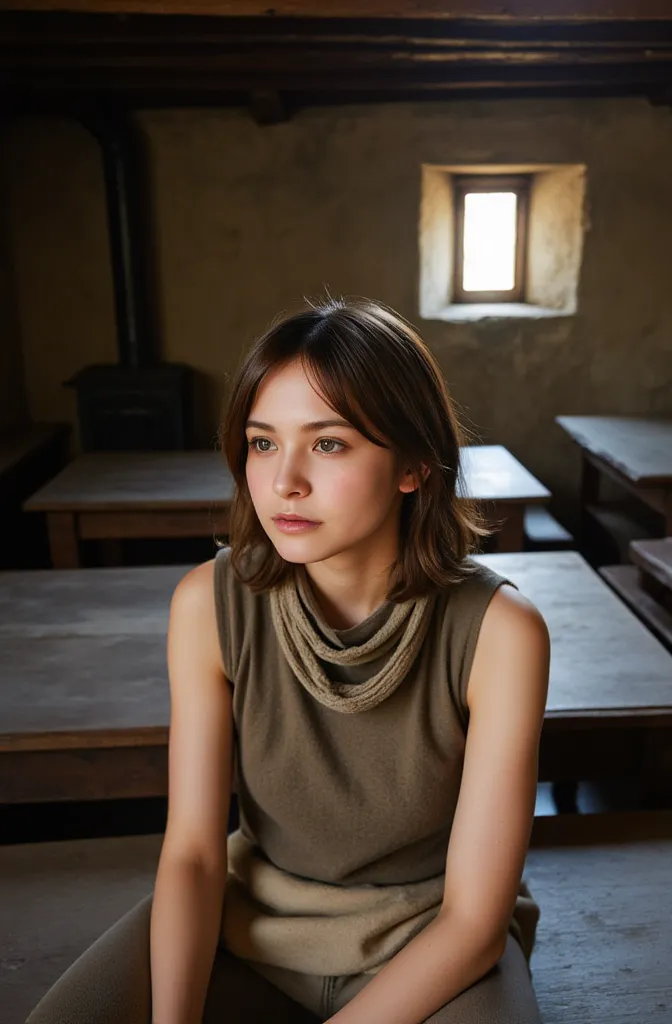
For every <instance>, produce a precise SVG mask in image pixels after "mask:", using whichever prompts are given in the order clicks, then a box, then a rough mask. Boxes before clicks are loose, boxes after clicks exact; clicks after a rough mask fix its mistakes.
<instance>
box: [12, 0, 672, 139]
mask: <svg viewBox="0 0 672 1024" xmlns="http://www.w3.org/2000/svg"><path fill="white" fill-rule="evenodd" d="M72 2H75V0H72ZM1 4H2V0H0V5H1ZM669 13H670V17H669V19H668V20H667V21H650V20H649V21H639V22H634V21H633V22H629V21H623V20H621V21H615V22H604V23H600V24H597V23H594V22H591V23H578V22H576V23H570V22H568V23H565V24H562V25H560V24H551V23H549V22H535V23H525V24H522V23H518V22H516V23H513V22H510V23H509V22H506V23H505V22H503V21H502V22H499V23H496V22H493V21H489V22H485V21H478V20H477V19H471V20H466V21H446V20H437V19H434V20H432V19H426V20H424V21H423V20H418V19H415V20H410V21H402V20H394V19H387V20H382V21H377V20H375V19H371V18H367V19H363V18H359V19H340V20H335V19H319V18H312V19H292V18H288V17H283V18H253V17H247V18H244V17H238V18H216V17H209V18H205V17H203V18H189V17H184V16H179V17H178V16H175V17H163V18H156V17H149V16H147V15H142V14H138V15H129V16H125V17H120V16H118V15H103V14H101V15H92V14H59V13H56V12H53V11H51V12H41V13H39V12H32V13H31V12H25V11H24V12H21V13H19V12H9V11H2V10H0V101H1V102H2V103H3V104H7V103H8V102H9V103H10V104H11V105H13V106H16V105H17V104H19V103H21V102H22V101H25V100H29V101H35V102H38V101H39V99H40V98H42V99H43V100H44V102H45V103H51V102H53V101H57V100H68V101H69V100H70V99H73V100H74V99H77V98H78V97H80V98H82V99H83V100H87V101H88V100H91V99H94V100H95V99H100V98H103V99H105V98H114V99H122V100H124V101H125V102H128V103H129V104H137V103H140V104H145V105H152V106H157V105H169V104H171V103H178V104H179V103H180V102H187V103H196V102H199V101H202V102H205V103H208V104H223V103H239V104H242V105H248V106H249V107H250V109H251V110H252V112H253V116H255V117H256V118H257V119H258V120H259V122H260V123H266V124H268V123H274V122H277V121H278V120H282V119H283V117H285V116H286V111H287V109H289V108H292V109H294V108H295V107H296V105H297V103H298V104H299V105H303V104H304V103H309V102H311V98H312V99H313V100H314V101H315V102H320V103H321V102H331V101H333V100H334V99H335V98H337V97H338V96H340V97H342V98H343V99H344V100H346V99H352V98H353V97H354V96H355V95H356V96H357V97H360V98H362V99H367V98H368V99H381V98H385V97H386V96H387V97H389V98H390V99H398V98H402V97H403V98H411V97H413V98H415V97H420V98H422V96H427V97H428V98H438V97H439V96H444V95H486V94H487V93H489V92H492V91H496V90H497V89H500V90H502V91H503V92H504V91H506V92H507V93H508V94H511V92H512V91H513V92H516V91H517V92H521V93H523V94H525V93H530V94H532V93H534V92H535V90H536V91H538V92H539V94H544V95H545V94H547V93H548V94H551V93H553V94H558V93H560V94H562V93H563V91H564V93H565V94H567V95H577V94H581V90H582V89H583V90H584V93H585V94H586V95H594V94H596V93H599V94H605V95H644V96H648V97H650V98H658V97H661V96H667V95H668V93H669V89H670V88H671V87H672V0H670V12H669ZM577 90H578V93H577ZM280 96H282V102H281V101H280V99H279V97H280Z"/></svg>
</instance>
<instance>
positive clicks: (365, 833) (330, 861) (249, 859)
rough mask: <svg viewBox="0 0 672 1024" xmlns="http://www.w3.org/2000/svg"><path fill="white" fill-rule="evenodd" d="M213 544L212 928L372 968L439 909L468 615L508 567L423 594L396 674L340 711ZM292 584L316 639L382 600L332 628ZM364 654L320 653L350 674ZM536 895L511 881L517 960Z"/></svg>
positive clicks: (290, 963)
mask: <svg viewBox="0 0 672 1024" xmlns="http://www.w3.org/2000/svg"><path fill="white" fill-rule="evenodd" d="M229 556H230V549H229V548H221V549H220V550H219V551H218V553H217V556H216V559H215V604H216V612H217V624H218V630H219V640H220V645H221V650H222V658H223V663H224V667H225V670H226V674H227V678H228V679H229V682H230V683H231V685H232V690H233V718H234V735H235V741H236V743H235V761H234V779H235V782H236V787H237V792H238V807H239V816H240V824H239V828H238V829H237V830H236V831H235V832H233V833H232V834H231V835H229V837H228V876H227V882H226V889H225V896H224V909H223V914H222V926H221V941H222V943H223V944H224V946H225V947H226V948H227V949H229V950H230V951H231V952H232V953H234V954H236V955H237V956H239V957H242V958H245V959H249V960H254V961H257V962H260V963H266V964H274V965H276V966H279V967H285V968H288V969H290V970H296V971H301V972H304V973H308V974H323V975H342V974H357V973H370V974H375V973H376V972H377V971H379V970H380V969H381V968H382V967H383V966H384V965H385V964H386V963H387V962H388V960H390V959H391V957H393V956H394V955H395V953H397V952H398V951H399V950H400V949H401V948H402V947H403V946H404V945H406V944H407V943H408V942H409V941H410V939H412V938H413V937H414V936H415V935H416V934H417V933H418V932H420V931H421V930H422V929H423V928H424V927H425V926H426V925H427V924H429V922H430V921H431V920H432V919H433V918H434V917H435V916H436V915H437V914H438V912H439V910H440V907H441V902H442V898H443V885H444V873H445V862H446V854H447V849H448V840H449V838H450V831H451V825H452V821H453V816H454V813H455V808H456V805H457V798H458V794H459V788H460V779H461V774H462V764H463V759H464V752H465V742H466V730H467V726H468V719H469V709H468V707H467V704H466V696H465V695H466V688H467V683H468V679H469V672H470V668H471V663H472V660H473V656H474V651H475V647H476V641H477V638H478V632H479V628H480V624H481V621H482V619H483V616H484V614H485V610H486V608H487V606H488V603H489V601H490V599H491V597H492V595H493V594H494V593H495V591H496V590H497V588H498V587H499V586H500V585H501V584H502V583H508V582H510V581H509V580H507V579H505V578H504V577H502V576H499V575H498V574H497V573H495V572H493V571H492V570H491V569H489V568H488V567H486V566H484V565H482V564H480V563H475V564H476V571H475V573H474V575H472V576H471V577H469V578H468V579H467V580H465V581H464V582H462V583H459V584H456V585H455V586H453V587H450V588H446V589H445V590H442V591H440V592H439V593H438V595H437V599H436V601H435V603H434V607H433V612H432V620H431V622H430V626H429V631H428V633H427V636H426V638H425V640H424V643H423V645H422V647H421V649H420V653H419V654H418V656H417V657H416V659H415V662H414V663H413V664H412V666H411V668H410V670H409V671H408V673H407V675H406V676H405V678H404V679H403V681H402V682H401V684H400V685H399V686H398V687H397V689H396V690H394V692H393V693H391V694H390V695H389V696H388V697H387V698H385V700H383V701H382V702H381V703H380V704H378V705H377V706H375V707H373V708H370V709H368V710H366V711H363V712H361V713H358V714H343V713H341V712H339V711H336V710H333V709H331V708H329V707H326V706H324V705H323V704H321V703H320V702H318V701H317V700H315V698H314V697H312V696H311V694H310V693H309V692H308V691H307V690H306V689H305V688H304V686H303V685H302V684H301V683H300V682H299V680H298V679H297V677H296V676H295V675H294V674H293V672H292V670H291V668H290V666H289V664H288V662H287V660H286V658H285V657H284V655H283V652H282V649H281V647H280V644H279V641H278V639H277V636H276V634H275V630H274V627H273V623H272V620H271V610H270V602H269V595H268V593H263V594H253V593H252V592H251V591H250V590H249V588H247V587H246V586H245V585H244V584H243V583H241V582H240V581H239V580H238V579H237V577H236V576H235V574H234V572H233V569H232V566H231V562H230V557H229ZM297 590H298V594H299V597H300V599H301V601H302V603H303V605H304V607H305V609H306V612H307V613H308V614H309V615H310V617H311V618H312V621H313V623H314V625H315V626H316V628H317V629H318V630H319V632H320V633H321V634H322V635H323V637H324V638H325V640H326V641H328V642H329V643H330V644H332V645H334V646H335V647H339V648H344V647H346V646H349V645H351V644H362V643H364V642H365V641H366V640H368V639H369V638H370V637H371V636H373V635H374V634H375V632H376V631H377V630H379V629H380V627H381V625H382V624H383V623H384V622H385V621H386V619H387V617H388V616H389V614H390V611H391V609H392V604H391V602H386V603H385V604H383V605H381V606H380V607H379V608H377V609H376V610H375V611H374V612H373V613H372V614H371V615H370V616H369V617H368V618H367V619H365V620H364V621H363V622H360V623H358V624H357V625H355V626H352V627H351V628H349V629H333V628H331V627H330V626H329V625H328V624H327V623H326V621H325V619H324V616H323V614H322V612H321V610H320V608H319V606H318V605H317V603H316V601H315V598H314V595H313V593H312V590H311V588H310V584H309V582H308V577H307V575H306V574H305V572H304V573H303V575H301V573H299V574H298V575H297ZM389 657H390V652H389V651H387V652H385V653H383V654H382V655H381V656H380V657H378V658H375V659H374V660H372V661H369V662H367V663H366V664H359V665H348V666H345V665H334V664H333V663H329V664H328V665H327V664H326V663H324V662H322V665H323V667H324V669H325V671H326V672H327V674H328V677H329V678H330V679H331V680H332V681H335V682H348V683H359V682H363V681H365V680H366V679H368V678H370V677H371V676H372V675H373V674H374V673H375V672H377V671H378V670H379V669H380V668H381V667H382V665H383V664H384V663H385V660H386V659H387V658H389ZM538 917H539V908H538V906H537V904H536V903H535V901H534V899H533V898H532V896H531V894H530V892H529V889H528V888H527V885H526V884H525V882H524V881H522V882H521V884H520V891H519V896H518V899H517V902H516V907H515V910H514V913H513V916H512V919H511V923H510V928H509V930H510V932H511V933H512V935H513V936H514V937H515V938H516V939H517V940H518V942H519V943H520V944H521V947H522V949H523V951H524V953H525V956H526V958H527V960H528V962H529V958H530V955H531V953H532V947H533V944H534V937H535V930H536V924H537V920H538Z"/></svg>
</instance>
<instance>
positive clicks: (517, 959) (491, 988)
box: [332, 935, 541, 1024]
mask: <svg viewBox="0 0 672 1024" xmlns="http://www.w3.org/2000/svg"><path fill="white" fill-rule="evenodd" d="M341 980H342V985H341V986H337V988H336V990H335V992H334V998H333V1003H332V1013H336V1012H337V1010H340V1009H341V1008H342V1007H343V1006H345V1005H346V1003H348V1002H350V1000H351V999H353V998H354V996H355V995H356V994H357V992H359V991H360V990H361V989H362V988H364V987H365V985H366V984H368V981H369V980H371V979H367V978H366V976H365V975H361V974H359V975H353V976H352V977H350V978H343V979H341ZM425 1024H541V1014H540V1012H539V1006H538V1004H537V999H536V996H535V994H534V989H533V987H532V980H531V978H530V972H529V970H528V966H527V961H526V959H525V957H524V955H523V951H522V949H521V948H520V946H519V944H518V943H517V942H516V940H515V939H514V938H513V937H512V936H511V935H509V936H508V937H507V942H506V949H505V951H504V955H503V956H502V957H501V959H500V960H499V962H498V963H497V964H496V966H495V967H493V969H492V970H491V971H488V973H487V974H486V975H484V976H483V977H482V978H481V979H480V980H479V981H477V982H476V983H475V984H474V985H472V986H471V987H470V988H468V989H465V990H464V992H461V993H460V994H459V995H458V996H456V997H455V998H454V999H451V1001H450V1002H449V1003H446V1005H445V1006H443V1007H441V1009H440V1010H437V1011H436V1013H433V1014H432V1015H431V1017H427V1018H426V1021H425Z"/></svg>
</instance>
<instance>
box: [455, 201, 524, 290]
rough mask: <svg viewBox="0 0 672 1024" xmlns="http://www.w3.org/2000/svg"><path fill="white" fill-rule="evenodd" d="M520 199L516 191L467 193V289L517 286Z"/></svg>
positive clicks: (509, 288)
mask: <svg viewBox="0 0 672 1024" xmlns="http://www.w3.org/2000/svg"><path fill="white" fill-rule="evenodd" d="M517 199H518V197H517V195H516V193H515V192H468V193H467V194H466V195H465V197H464V263H463V274H462V287H463V288H464V290H465V291H467V292H481V291H483V292H504V291H511V290H512V289H513V287H514V286H515V283H516V221H517V216H516V212H517V211H516V207H517Z"/></svg>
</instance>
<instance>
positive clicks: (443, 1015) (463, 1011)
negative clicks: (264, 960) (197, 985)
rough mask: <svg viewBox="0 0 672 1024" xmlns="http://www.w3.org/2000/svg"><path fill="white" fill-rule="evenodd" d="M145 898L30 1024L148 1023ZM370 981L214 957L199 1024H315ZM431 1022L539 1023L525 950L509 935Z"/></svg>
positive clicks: (108, 933)
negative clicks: (488, 964) (491, 961)
mask: <svg viewBox="0 0 672 1024" xmlns="http://www.w3.org/2000/svg"><path fill="white" fill-rule="evenodd" d="M151 903H152V896H151V894H150V895H149V896H146V897H145V898H144V899H143V900H141V901H140V902H139V903H138V904H136V906H135V907H133V908H132V909H131V910H130V911H129V912H128V913H127V914H126V915H125V916H124V917H122V918H121V919H120V920H119V921H117V923H116V924H114V925H113V926H112V927H111V928H109V929H108V930H107V931H106V932H105V933H104V934H103V935H101V937H100V938H99V939H98V940H97V941H96V942H94V944H93V945H92V946H90V947H89V949H87V950H86V951H85V952H84V953H83V954H82V955H81V956H80V957H79V959H78V960H76V961H75V963H74V964H73V965H72V966H71V967H70V968H69V969H68V970H67V971H66V972H65V974H64V975H63V976H62V977H61V978H59V980H58V981H57V982H56V984H55V985H54V986H53V987H52V988H51V989H50V990H49V991H48V992H47V994H46V995H45V996H44V998H43V999H42V1000H41V1001H40V1002H39V1004H38V1005H37V1006H36V1007H35V1009H34V1010H33V1012H32V1013H31V1014H30V1016H29V1017H28V1021H27V1024H151V1019H152V1018H151V983H150V962H149V924H150V912H151ZM371 978H372V975H366V974H352V975H345V976H337V975H335V976H332V977H322V976H319V975H311V974H300V973H297V972H295V971H288V970H285V969H282V968H274V967H268V966H266V965H263V964H252V963H251V962H249V961H245V960H240V959H239V958H238V957H235V956H234V955H233V954H232V953H230V952H228V951H227V950H226V949H223V948H221V947H220V948H219V949H218V950H217V954H216V956H215V962H214V964H213V969H212V974H211V978H210V986H209V988H208V995H207V999H206V1005H205V1012H204V1015H203V1024H222V1021H224V1020H226V1022H227V1024H315V1022H317V1021H324V1020H326V1019H327V1018H328V1017H330V1016H332V1015H333V1014H335V1013H337V1011H338V1010H340V1009H341V1008H342V1007H343V1006H345V1005H346V1003H348V1002H349V1001H350V1000H351V999H352V998H353V996H355V995H356V994H357V992H359V991H360V989H362V988H364V986H365V985H366V984H367V982H369V981H370V980H371ZM427 1022H431V1024H540V1022H541V1016H540V1014H539V1008H538V1006H537V1001H536V998H535V995H534V991H533V989H532V983H531V979H530V974H529V971H528V967H527V962H526V960H525V957H524V956H523V952H522V950H521V948H520V946H519V945H518V943H517V942H516V940H515V939H514V938H512V937H511V936H509V939H508V942H507V946H506V951H505V953H504V956H503V957H502V958H501V960H500V961H499V963H498V964H497V965H496V967H494V968H493V969H492V970H491V971H489V972H488V974H486V975H485V976H484V977H483V978H481V980H480V981H478V982H476V984H475V985H472V986H471V988H469V989H467V990H466V991H464V992H462V993H461V994H460V995H459V996H457V997H456V998H455V999H453V1000H451V1002H450V1003H448V1004H447V1005H446V1006H444V1007H443V1008H442V1009H440V1010H438V1011H437V1012H436V1013H434V1014H432V1016H431V1017H428V1018H427Z"/></svg>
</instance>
